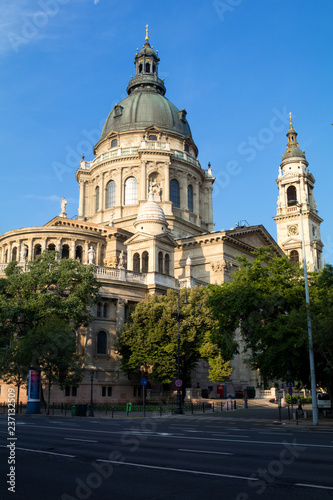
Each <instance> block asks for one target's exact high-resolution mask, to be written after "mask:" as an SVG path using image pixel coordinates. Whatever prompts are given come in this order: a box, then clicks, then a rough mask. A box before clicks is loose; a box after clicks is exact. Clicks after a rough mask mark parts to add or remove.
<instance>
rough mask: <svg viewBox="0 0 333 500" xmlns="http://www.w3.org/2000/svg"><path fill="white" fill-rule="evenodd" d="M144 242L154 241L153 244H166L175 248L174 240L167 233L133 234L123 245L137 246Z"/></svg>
mask: <svg viewBox="0 0 333 500" xmlns="http://www.w3.org/2000/svg"><path fill="white" fill-rule="evenodd" d="M144 241H155V242H160V243H164V244H167V245H169V246H172V247H176V246H177V243H176V242H175V240H174V238H173V237H172V236H171V235H170V234H168V233H161V234H157V235H153V234H149V233H145V232H139V233H136V234H134V236H132V237H131V238H129V239H128V240H127V241H125V245H127V246H129V245H133V244H138V243H141V242H144Z"/></svg>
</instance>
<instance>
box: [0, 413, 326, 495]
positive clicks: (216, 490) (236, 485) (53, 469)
mask: <svg viewBox="0 0 333 500" xmlns="http://www.w3.org/2000/svg"><path fill="white" fill-rule="evenodd" d="M256 415H261V417H262V418H259V419H258V418H257V417H256ZM266 415H267V418H266ZM275 417H276V412H274V413H273V412H272V411H269V410H264V409H262V410H261V409H256V410H254V411H252V412H251V411H247V412H246V410H240V411H237V412H233V413H232V414H231V413H229V414H228V415H226V414H222V415H221V414H218V413H215V414H210V415H209V414H205V415H193V416H192V415H177V416H176V415H174V416H168V417H165V418H160V417H157V418H152V417H149V416H148V417H146V418H145V419H143V418H132V419H131V418H120V419H114V420H112V419H101V418H100V419H96V418H93V419H88V418H86V419H84V418H81V419H80V418H74V417H72V418H67V419H64V418H53V417H34V416H30V417H26V416H17V417H16V435H15V437H16V438H17V440H13V439H11V438H10V436H8V429H7V416H6V415H1V416H0V440H1V446H0V470H1V483H0V488H1V489H0V497H1V499H4V500H5V499H7V498H13V499H19V500H39V499H41V500H44V499H45V500H55V499H56V500H74V499H76V500H88V499H93V500H95V499H96V500H105V499H107V500H109V499H115V500H118V499H119V500H120V499H125V500H127V499H128V500H132V499H133V500H141V499H142V500H143V499H144V500H146V499H153V500H155V499H156V500H165V499H174V500H178V499H179V500H180V499H182V500H187V499H191V500H197V499H198V500H199V499H200V500H203V499H206V498H212V499H220V498H221V499H226V500H229V499H230V500H249V499H269V500H277V499H279V500H281V499H283V500H289V499H292V500H314V499H320V500H326V499H332V498H333V477H332V461H333V460H332V459H333V428H332V431H329V430H324V429H316V430H309V429H306V428H304V427H298V428H297V427H295V426H288V425H279V424H278V423H276V424H275V423H274V418H275ZM7 438H9V439H7ZM8 443H15V483H16V487H15V493H13V492H10V491H8V489H7V488H8V487H9V486H10V485H9V484H6V481H7V480H8V477H6V474H8V473H9V468H10V465H9V464H8V459H10V458H11V457H13V454H12V455H11V450H10V448H8V447H7V446H6V445H7V444H8Z"/></svg>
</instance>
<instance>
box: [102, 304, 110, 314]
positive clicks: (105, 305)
mask: <svg viewBox="0 0 333 500" xmlns="http://www.w3.org/2000/svg"><path fill="white" fill-rule="evenodd" d="M108 312H109V306H108V304H107V302H105V303H104V304H103V318H107V317H108Z"/></svg>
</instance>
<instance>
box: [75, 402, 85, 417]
mask: <svg viewBox="0 0 333 500" xmlns="http://www.w3.org/2000/svg"><path fill="white" fill-rule="evenodd" d="M77 406H78V411H77V415H79V416H80V417H86V416H87V405H86V404H79V405H77Z"/></svg>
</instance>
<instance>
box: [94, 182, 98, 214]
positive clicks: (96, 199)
mask: <svg viewBox="0 0 333 500" xmlns="http://www.w3.org/2000/svg"><path fill="white" fill-rule="evenodd" d="M98 210H99V186H97V187H96V189H95V211H96V212H98Z"/></svg>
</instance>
